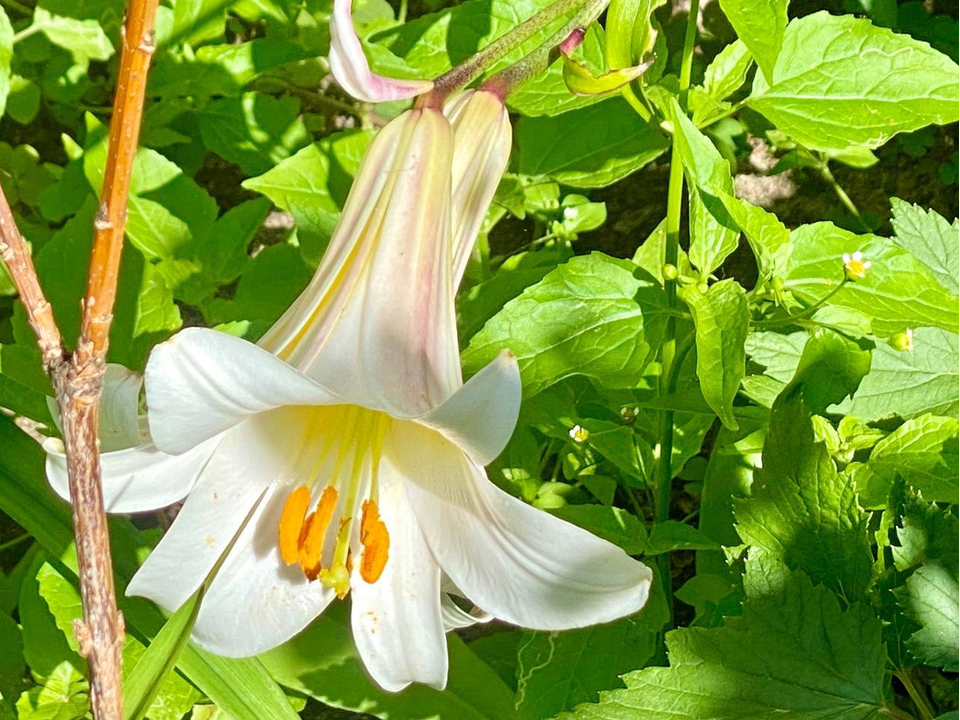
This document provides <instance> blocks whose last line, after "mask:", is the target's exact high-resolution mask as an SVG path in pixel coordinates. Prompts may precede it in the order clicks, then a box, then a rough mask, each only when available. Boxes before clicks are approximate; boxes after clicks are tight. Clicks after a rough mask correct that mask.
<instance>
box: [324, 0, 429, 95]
mask: <svg viewBox="0 0 960 720" xmlns="http://www.w3.org/2000/svg"><path fill="white" fill-rule="evenodd" d="M351 5H352V1H351V0H334V2H333V14H332V15H331V16H330V54H329V56H328V59H329V61H330V72H331V73H333V77H334V79H336V81H337V83H339V85H340V87H342V88H343V89H344V90H345V91H347V92H348V93H350V94H351V95H353V97H355V98H356V99H357V100H362V101H364V102H385V101H388V100H402V99H404V98H410V97H414V96H416V95H422V94H423V93H426V92H429V91H430V90H431V89H432V88H433V82H431V81H430V80H401V79H399V78H388V77H384V76H382V75H377V74H376V73H374V72H372V71H371V70H370V63H369V62H367V57H366V55H364V54H363V46H362V45H361V44H360V38H358V37H357V32H356V30H355V29H354V27H353V13H352V8H351Z"/></svg>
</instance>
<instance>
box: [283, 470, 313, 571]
mask: <svg viewBox="0 0 960 720" xmlns="http://www.w3.org/2000/svg"><path fill="white" fill-rule="evenodd" d="M308 507H310V490H309V489H308V488H307V486H306V485H301V486H300V487H298V488H296V489H294V491H293V492H292V493H290V497H288V498H287V501H286V503H284V505H283V515H282V516H281V517H280V557H282V558H283V561H284V562H285V563H286V564H287V565H292V564H293V563H295V562H296V561H297V558H298V557H299V545H300V532H301V529H302V527H303V519H304V517H305V516H306V514H307V508H308Z"/></svg>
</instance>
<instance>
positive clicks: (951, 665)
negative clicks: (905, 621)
mask: <svg viewBox="0 0 960 720" xmlns="http://www.w3.org/2000/svg"><path fill="white" fill-rule="evenodd" d="M898 599H899V601H900V603H901V605H902V607H903V609H904V612H905V613H906V614H907V615H908V616H909V617H910V618H912V619H913V620H914V621H915V622H917V623H918V624H919V625H920V626H921V627H920V629H919V630H917V631H916V632H915V633H913V635H911V636H910V637H909V638H908V639H907V647H908V648H909V649H910V651H911V652H912V654H913V656H914V657H915V658H916V659H917V660H919V661H920V662H921V663H923V664H924V665H932V666H934V667H939V668H943V669H944V670H946V671H947V672H953V673H955V672H957V669H958V653H960V647H958V642H957V638H958V637H960V612H958V608H960V593H958V586H957V574H956V572H951V571H950V570H949V569H947V568H945V567H943V566H942V565H925V566H924V567H922V568H920V569H918V570H917V571H916V572H915V573H913V575H911V576H910V577H908V578H907V584H906V589H905V591H904V592H902V593H899V594H898Z"/></svg>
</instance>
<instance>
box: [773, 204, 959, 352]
mask: <svg viewBox="0 0 960 720" xmlns="http://www.w3.org/2000/svg"><path fill="white" fill-rule="evenodd" d="M790 239H791V241H792V244H793V250H792V252H791V254H790V259H789V261H788V263H787V271H786V274H785V280H786V282H785V287H786V289H788V290H790V291H791V292H792V293H793V294H794V295H795V296H796V297H798V298H801V299H802V300H804V301H805V302H807V303H810V304H813V303H816V302H819V301H821V300H823V299H824V298H825V297H826V296H827V293H829V292H831V291H832V290H833V289H834V288H835V287H837V286H838V285H839V284H840V283H841V282H842V281H843V279H844V265H843V259H842V256H843V255H844V253H847V254H851V253H854V252H857V251H860V252H862V253H863V256H864V259H865V260H868V261H869V262H870V263H871V264H870V267H869V269H868V270H867V272H866V277H864V278H862V279H859V280H856V281H852V282H847V283H845V284H844V286H843V287H842V288H841V289H840V290H839V291H838V292H837V293H836V294H835V295H832V296H831V297H830V299H829V301H828V302H829V303H830V304H831V305H841V306H844V307H849V308H853V309H855V310H860V311H861V312H863V313H865V314H866V315H868V316H870V318H871V326H872V328H873V331H874V332H875V333H876V334H877V335H879V336H880V337H889V336H891V335H894V334H895V333H898V332H901V331H903V330H905V329H906V328H918V327H923V326H930V325H932V326H935V327H940V328H944V329H945V330H950V331H952V332H954V333H956V332H957V328H958V312H957V298H956V296H955V295H953V294H952V293H950V292H948V291H947V290H946V289H944V287H943V286H942V285H941V284H940V283H939V282H938V281H937V279H936V278H935V277H934V275H933V273H932V272H931V271H930V270H929V269H928V268H927V266H926V265H924V264H923V263H921V262H920V261H919V260H917V258H916V257H914V256H913V255H912V254H911V253H909V252H908V251H906V250H904V249H903V248H902V247H901V246H900V245H898V244H897V243H896V242H894V241H893V240H890V239H889V238H883V237H879V236H876V235H856V234H854V233H852V232H849V231H847V230H843V229H841V228H838V227H836V226H835V225H833V224H832V223H827V222H820V223H816V224H814V225H801V226H800V227H799V228H797V229H796V230H794V231H793V232H791V233H790ZM878 299H881V301H878Z"/></svg>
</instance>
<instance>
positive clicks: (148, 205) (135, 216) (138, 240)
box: [83, 114, 218, 260]
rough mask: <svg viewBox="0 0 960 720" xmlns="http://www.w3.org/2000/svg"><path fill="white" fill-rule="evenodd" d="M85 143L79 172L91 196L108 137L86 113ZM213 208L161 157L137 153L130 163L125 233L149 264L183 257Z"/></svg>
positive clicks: (208, 223) (209, 222)
mask: <svg viewBox="0 0 960 720" xmlns="http://www.w3.org/2000/svg"><path fill="white" fill-rule="evenodd" d="M86 120H87V130H88V142H87V147H86V150H85V152H84V156H83V170H84V173H85V175H86V177H87V181H88V182H89V183H90V185H91V187H92V188H93V189H94V191H95V192H96V193H99V191H100V187H101V185H102V184H103V172H104V166H105V164H106V157H107V135H106V133H105V132H104V128H103V127H102V126H101V125H100V124H99V122H98V121H97V120H96V118H94V117H93V116H92V115H90V114H87V116H86ZM217 212H218V211H217V203H216V201H215V200H214V199H213V198H212V197H210V195H209V194H208V193H207V191H206V190H204V189H203V188H201V187H200V186H199V185H197V183H196V182H195V181H194V180H193V178H191V177H189V176H187V175H186V174H184V172H183V171H182V170H181V169H180V168H179V167H177V166H176V164H174V163H173V162H171V161H170V160H168V159H167V158H166V157H164V156H163V155H161V154H160V153H158V152H156V151H155V150H150V149H149V148H140V149H139V150H138V151H137V154H136V157H135V158H134V161H133V174H132V176H131V178H130V197H129V204H128V209H127V226H126V234H127V237H128V238H129V239H130V243H131V244H132V245H134V246H135V247H136V248H137V249H138V250H140V252H142V253H143V255H144V257H145V258H147V259H148V260H151V259H159V258H170V257H175V256H178V255H182V254H183V253H185V252H186V250H187V246H188V245H189V244H190V243H191V242H195V241H196V240H198V239H200V238H202V237H204V236H205V235H206V234H207V233H209V232H210V230H211V229H212V228H213V223H214V222H215V221H216V219H217Z"/></svg>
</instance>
